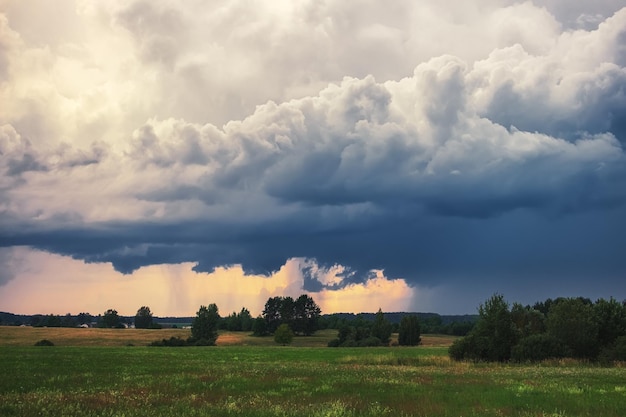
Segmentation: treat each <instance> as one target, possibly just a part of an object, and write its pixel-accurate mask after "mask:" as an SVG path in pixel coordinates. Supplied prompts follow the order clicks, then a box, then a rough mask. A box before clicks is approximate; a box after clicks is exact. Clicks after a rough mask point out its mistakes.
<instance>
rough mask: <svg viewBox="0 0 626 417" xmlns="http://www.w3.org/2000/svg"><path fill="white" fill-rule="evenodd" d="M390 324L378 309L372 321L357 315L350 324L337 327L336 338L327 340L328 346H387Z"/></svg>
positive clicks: (390, 330) (389, 336) (390, 329)
mask: <svg viewBox="0 0 626 417" xmlns="http://www.w3.org/2000/svg"><path fill="white" fill-rule="evenodd" d="M391 332H392V326H391V323H389V321H387V320H386V319H385V315H384V314H383V312H382V311H381V310H380V309H379V310H378V313H376V316H375V318H374V321H367V320H364V319H363V318H361V317H358V318H357V319H356V320H354V322H352V323H350V324H344V325H342V326H341V327H340V328H339V334H338V337H337V339H333V340H331V341H330V342H328V346H329V347H372V346H388V345H389V341H390V338H391Z"/></svg>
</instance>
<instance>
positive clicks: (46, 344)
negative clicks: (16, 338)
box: [35, 339, 54, 346]
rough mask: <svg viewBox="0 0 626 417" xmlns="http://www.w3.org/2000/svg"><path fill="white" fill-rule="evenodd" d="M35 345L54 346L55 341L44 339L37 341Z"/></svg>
mask: <svg viewBox="0 0 626 417" xmlns="http://www.w3.org/2000/svg"><path fill="white" fill-rule="evenodd" d="M35 346H54V343H52V342H51V341H49V340H48V339H43V340H40V341H39V342H37V343H35Z"/></svg>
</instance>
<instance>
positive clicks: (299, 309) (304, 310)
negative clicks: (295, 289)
mask: <svg viewBox="0 0 626 417" xmlns="http://www.w3.org/2000/svg"><path fill="white" fill-rule="evenodd" d="M321 311H322V310H321V309H320V308H319V306H318V305H317V304H316V303H315V301H314V300H313V298H311V297H310V296H308V295H306V294H302V295H301V296H300V297H298V298H297V299H296V301H295V303H294V319H293V329H294V331H295V332H296V333H300V334H303V335H305V336H310V335H312V334H313V333H315V332H316V331H317V329H318V327H319V324H318V323H319V318H320V315H321Z"/></svg>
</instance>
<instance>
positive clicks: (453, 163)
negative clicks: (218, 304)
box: [0, 0, 626, 312]
mask: <svg viewBox="0 0 626 417" xmlns="http://www.w3.org/2000/svg"><path fill="white" fill-rule="evenodd" d="M456 3H458V2H441V1H425V2H420V3H419V4H416V3H415V2H411V1H398V2H394V3H393V4H392V5H389V4H384V3H383V2H345V1H326V2H315V1H304V0H301V1H277V2H261V1H258V2H256V1H255V2H244V1H228V2H222V1H214V2H210V3H209V4H206V3H205V2H193V1H192V2H184V3H180V2H174V1H156V2H154V1H134V2H127V1H119V2H105V3H102V2H91V1H78V0H77V1H63V2H55V3H50V2H46V1H41V0H39V1H34V0H29V1H19V2H18V1H2V2H0V5H1V6H2V8H1V9H0V10H2V11H4V13H2V14H0V102H2V103H3V105H2V109H1V110H0V190H1V192H0V213H1V215H0V244H1V245H2V246H3V247H4V249H2V250H1V251H0V259H1V260H2V265H3V266H4V268H3V272H2V273H1V274H0V284H2V283H4V284H5V288H7V287H6V285H8V284H7V283H11V281H12V280H16V282H17V280H19V279H20V276H25V275H23V274H25V272H24V271H25V267H24V262H21V263H20V261H19V259H24V257H27V258H28V257H29V256H30V257H32V258H33V259H35V258H37V259H40V257H41V256H44V255H43V254H44V253H49V254H55V256H56V255H62V258H61V259H66V262H70V261H71V259H74V260H78V261H85V262H87V263H88V264H92V265H94V267H95V266H96V265H99V264H102V263H110V264H111V265H112V267H113V269H114V270H115V271H117V273H121V274H132V275H130V276H131V278H132V277H135V276H136V274H138V273H141V270H143V269H146V268H151V266H154V265H164V270H165V269H167V268H170V269H168V271H170V272H168V274H171V270H172V268H175V267H176V265H178V264H180V265H188V266H189V268H193V270H194V271H196V273H199V274H204V273H214V272H215V271H217V270H222V269H220V268H227V269H228V268H231V269H232V268H237V266H241V268H242V269H241V275H242V276H244V277H245V276H246V275H248V276H250V278H249V279H250V282H252V280H253V278H252V275H254V276H259V275H265V276H269V277H275V276H276V274H277V273H278V272H279V271H281V269H284V268H287V266H288V265H290V266H291V267H292V269H290V270H291V271H292V278H290V279H294V280H295V281H294V282H298V283H299V284H298V286H299V287H300V288H298V290H303V291H310V292H313V293H317V294H318V295H320V296H322V292H324V293H323V294H326V296H330V295H329V294H332V292H333V291H335V292H336V295H339V294H348V291H350V290H354V289H355V288H356V287H355V286H358V285H361V286H362V288H368V287H367V283H368V282H370V281H372V280H375V281H376V280H377V281H376V282H382V281H384V280H389V282H395V283H398V282H400V281H398V280H402V282H404V283H406V286H407V287H406V290H405V293H404V294H407V293H411V291H413V292H414V293H418V292H419V291H428V289H433V288H446V291H447V292H448V293H447V294H448V297H449V299H450V300H457V299H462V298H463V296H467V297H468V300H469V301H468V306H471V305H475V302H476V300H478V301H480V300H482V299H484V298H485V297H486V296H488V295H490V294H491V293H492V292H494V291H500V292H504V293H505V294H507V293H510V295H508V294H507V295H508V297H509V298H510V299H513V300H521V301H525V302H532V301H535V300H539V299H542V298H545V297H547V296H558V295H570V292H573V294H571V295H584V296H590V297H598V296H603V297H608V296H611V295H613V296H615V297H617V298H620V299H622V298H626V284H624V280H623V278H624V273H625V272H626V258H625V257H624V256H623V242H624V234H625V232H626V205H625V203H626V155H625V153H624V146H625V145H626V8H623V9H620V2H619V1H600V2H598V1H595V2H590V1H589V2H586V1H584V2H578V3H577V4H576V5H570V4H569V3H571V2H567V1H556V0H554V1H549V0H546V1H543V2H541V1H536V2H534V3H533V2H516V1H507V2H502V1H491V0H473V1H471V2H463V4H456ZM18 249H19V250H18ZM25 251H26V252H28V251H30V255H28V254H26V252H25ZM18 253H19V254H21V255H19V256H18V255H16V254H18ZM63 257H65V258H63ZM55 259H56V258H55ZM71 262H75V261H71ZM167 265H170V266H167ZM86 267H88V265H87V266H86ZM185 268H186V269H185V270H188V269H189V268H187V267H185ZM110 273H114V271H110ZM103 275H105V276H106V274H103ZM296 276H297V278H293V277H296ZM168 277H169V278H168V279H171V280H175V279H176V278H175V277H174V276H169V275H168ZM39 279H41V280H55V279H62V278H58V277H55V276H46V273H45V271H44V270H42V271H41V277H40V278H39ZM103 279H104V278H103ZM207 279H209V278H207ZM267 279H271V278H267ZM233 282H235V281H233ZM236 282H238V283H239V284H238V285H237V286H233V287H232V288H231V290H230V291H231V292H232V293H234V294H236V293H237V292H238V291H242V288H243V287H245V284H244V283H243V282H245V278H244V281H241V283H240V281H236ZM12 285H16V284H15V283H12ZM0 288H1V287H0ZM255 288H256V287H255ZM277 288H278V287H277ZM418 289H419V291H418ZM1 292H2V291H0V293H1ZM296 292H297V291H296ZM270 293H271V292H270ZM4 294H7V292H4ZM296 295H297V294H296ZM411 296H415V297H417V296H416V295H415V294H413V295H411ZM2 297H4V295H0V299H1V298H2ZM6 297H9V295H8V294H7V295H6ZM381 297H384V294H381ZM405 298H406V297H405ZM405 298H402V297H401V296H400V295H398V299H399V300H400V299H402V300H404V301H402V303H401V305H402V306H404V307H403V308H407V309H410V308H414V309H418V310H419V309H420V305H418V304H419V303H417V302H413V303H412V302H410V301H407V300H405ZM366 299H368V298H367V297H366V296H365V295H364V296H363V300H366ZM346 300H347V299H346ZM209 302H210V300H209ZM338 302H340V300H339V301H338ZM421 302H422V303H423V298H422V301H421ZM438 302H440V303H441V304H437V303H434V305H432V306H431V308H432V309H433V310H437V309H439V310H440V311H444V312H445V311H452V310H454V309H453V308H451V307H449V306H446V305H444V304H443V303H444V301H443V297H441V299H440V301H438ZM346 303H347V301H346ZM368 303H369V304H371V302H368ZM369 304H365V301H364V304H363V305H369ZM346 305H348V304H346ZM194 307H195V305H194ZM234 307H237V306H234ZM351 308H352V307H351ZM353 308H355V309H358V307H353ZM462 308H464V309H466V310H469V311H468V312H471V309H469V308H468V307H467V306H465V305H464V306H463V307H462ZM153 309H154V308H153ZM339 310H340V309H339ZM370 310H371V308H370Z"/></svg>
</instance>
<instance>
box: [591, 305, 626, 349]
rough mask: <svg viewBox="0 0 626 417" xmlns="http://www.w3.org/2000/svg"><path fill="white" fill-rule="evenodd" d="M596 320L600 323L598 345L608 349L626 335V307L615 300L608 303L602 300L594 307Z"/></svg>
mask: <svg viewBox="0 0 626 417" xmlns="http://www.w3.org/2000/svg"><path fill="white" fill-rule="evenodd" d="M593 312H594V314H595V319H596V321H597V323H598V344H599V345H600V348H606V347H609V346H611V345H613V343H615V341H616V340H617V338H618V337H620V336H624V335H626V306H624V304H622V303H620V302H618V301H617V300H615V299H614V298H612V297H611V298H610V299H609V300H608V301H607V300H605V299H603V298H600V299H599V300H597V301H596V303H595V304H594V306H593Z"/></svg>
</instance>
